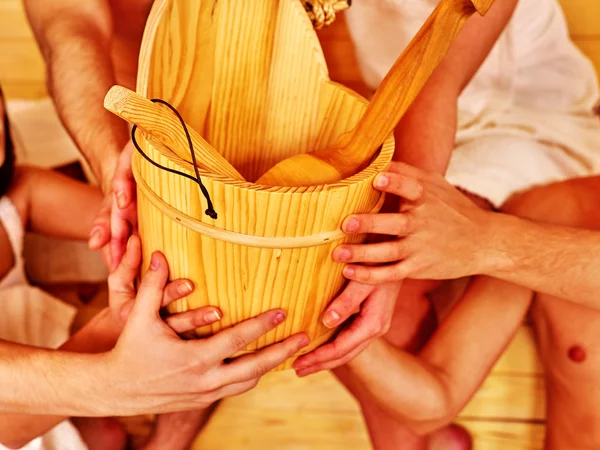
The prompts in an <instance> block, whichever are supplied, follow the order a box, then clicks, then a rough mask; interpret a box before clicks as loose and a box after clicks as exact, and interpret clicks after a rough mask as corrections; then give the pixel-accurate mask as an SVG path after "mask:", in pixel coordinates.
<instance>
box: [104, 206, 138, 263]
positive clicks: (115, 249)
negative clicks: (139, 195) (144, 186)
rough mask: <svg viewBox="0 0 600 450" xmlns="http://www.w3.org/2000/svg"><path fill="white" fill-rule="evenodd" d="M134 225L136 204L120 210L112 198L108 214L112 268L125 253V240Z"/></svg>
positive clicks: (135, 224) (130, 233) (135, 222)
mask: <svg viewBox="0 0 600 450" xmlns="http://www.w3.org/2000/svg"><path fill="white" fill-rule="evenodd" d="M136 226H137V210H136V206H135V205H134V204H132V205H130V206H129V208H128V209H127V210H120V209H118V208H117V205H116V199H115V200H113V208H112V210H111V215H110V234H111V238H110V253H111V258H112V261H111V268H112V269H113V270H114V268H115V267H116V266H117V265H118V264H119V262H120V261H121V258H122V257H123V254H124V253H125V245H126V243H127V240H128V239H129V236H131V235H132V233H133V231H134V229H135V228H136Z"/></svg>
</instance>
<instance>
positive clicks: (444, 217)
mask: <svg viewBox="0 0 600 450" xmlns="http://www.w3.org/2000/svg"><path fill="white" fill-rule="evenodd" d="M374 184H375V187H376V188H377V189H379V190H381V191H383V192H387V193H389V194H393V195H397V196H399V197H401V198H402V206H401V208H400V212H398V213H395V214H363V215H355V216H350V217H348V218H347V219H346V220H345V222H344V224H343V225H342V228H343V230H344V231H345V232H347V233H352V234H354V233H377V234H383V235H389V236H397V237H398V239H395V240H392V241H388V242H383V243H377V244H364V245H343V246H340V247H338V248H337V249H336V250H335V251H334V253H333V258H334V260H335V261H338V262H343V263H369V264H380V265H378V266H365V265H357V264H351V265H348V266H346V268H345V269H344V276H346V278H348V279H350V280H354V281H358V282H361V283H366V284H380V283H387V282H391V281H394V280H403V279H405V278H414V279H433V280H445V279H455V278H460V277H463V276H468V275H474V274H478V273H483V272H484V268H485V267H486V265H487V264H490V263H491V261H489V259H490V258H492V257H491V255H490V254H488V252H486V249H487V248H488V247H489V244H490V242H492V240H493V238H494V237H493V236H490V231H489V230H490V227H488V225H487V224H488V223H489V218H490V213H489V212H487V211H484V210H483V209H481V208H480V207H478V206H477V205H476V204H475V203H473V202H472V201H471V200H469V199H468V198H467V197H466V196H465V195H463V194H462V193H460V192H459V191H458V190H457V189H456V188H454V187H453V186H452V185H450V184H449V183H448V182H447V181H446V180H445V179H444V178H443V177H442V176H441V175H439V174H437V173H428V172H424V171H422V170H419V169H416V168H414V167H411V166H408V165H406V164H402V163H392V165H391V166H390V169H389V172H387V173H382V174H380V175H379V176H378V177H377V178H376V179H375V183H374ZM383 263H388V264H386V265H381V264H383Z"/></svg>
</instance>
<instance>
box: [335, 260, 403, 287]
mask: <svg viewBox="0 0 600 450" xmlns="http://www.w3.org/2000/svg"><path fill="white" fill-rule="evenodd" d="M343 273H344V276H345V277H346V278H347V279H349V280H352V281H358V282H359V283H364V284H371V285H378V284H382V283H391V282H395V281H402V280H405V279H406V278H411V277H413V276H414V270H413V267H412V263H411V262H410V260H403V261H400V262H398V263H396V264H391V265H388V266H361V265H351V266H346V267H344V272H343Z"/></svg>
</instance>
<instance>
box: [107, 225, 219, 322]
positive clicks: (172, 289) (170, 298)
mask: <svg viewBox="0 0 600 450" xmlns="http://www.w3.org/2000/svg"><path fill="white" fill-rule="evenodd" d="M132 239H136V240H139V238H137V237H134V236H132V237H131V238H130V241H131V240H132ZM129 245H130V244H128V246H129ZM140 255H141V253H140ZM125 258H127V255H126V256H125V257H124V259H125ZM140 260H141V256H140ZM138 272H139V263H138V266H137V268H136V270H135V275H134V278H135V276H137V273H138ZM132 284H133V282H132ZM193 291H194V285H193V283H192V282H191V281H190V280H185V279H181V280H175V281H172V282H170V283H169V284H167V287H166V288H165V292H164V294H163V299H162V303H161V306H162V307H165V306H167V305H170V304H171V303H173V302H174V301H175V300H179V299H182V298H184V297H186V296H187V295H189V294H191V293H192V292H193ZM133 303H134V302H133V301H131V302H127V303H126V304H124V305H123V306H122V307H121V308H120V314H119V315H120V317H121V319H122V320H123V321H126V320H127V317H128V316H129V313H130V312H131V308H133ZM182 314H183V313H182ZM171 317H173V316H171ZM190 320H194V319H190ZM196 320H197V319H196ZM217 320H219V319H217ZM189 329H191V327H190V328H188V329H187V330H189ZM187 330H186V331H187Z"/></svg>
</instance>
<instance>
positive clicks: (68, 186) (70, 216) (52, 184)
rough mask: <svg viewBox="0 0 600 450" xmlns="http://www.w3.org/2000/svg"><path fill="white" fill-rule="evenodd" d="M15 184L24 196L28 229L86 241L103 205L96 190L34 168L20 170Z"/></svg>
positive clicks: (60, 175)
mask: <svg viewBox="0 0 600 450" xmlns="http://www.w3.org/2000/svg"><path fill="white" fill-rule="evenodd" d="M16 183H18V187H17V189H20V190H21V192H22V193H23V194H22V195H25V196H26V201H25V204H26V205H27V212H26V217H25V220H26V222H27V228H28V229H29V230H31V231H34V232H37V233H41V234H45V235H49V236H55V237H58V238H63V239H76V240H86V239H88V238H89V233H90V230H91V228H92V224H93V222H94V218H95V217H96V214H97V213H98V210H99V209H100V206H101V204H102V193H101V192H100V190H99V189H98V188H97V187H94V186H91V185H89V184H85V183H81V182H79V181H76V180H74V179H72V178H69V177H66V176H65V175H62V174H60V173H57V172H54V171H50V170H45V169H38V168H33V167H25V168H19V170H18V171H17V177H16ZM15 191H16V189H15ZM16 193H17V192H15V194H16Z"/></svg>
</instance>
